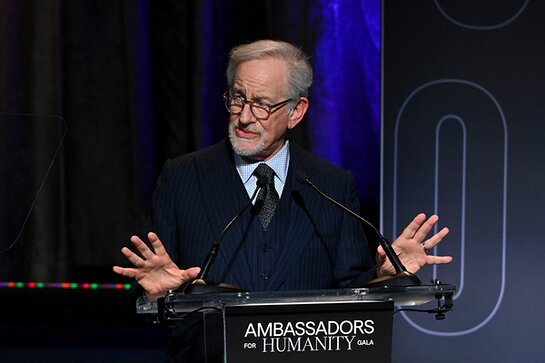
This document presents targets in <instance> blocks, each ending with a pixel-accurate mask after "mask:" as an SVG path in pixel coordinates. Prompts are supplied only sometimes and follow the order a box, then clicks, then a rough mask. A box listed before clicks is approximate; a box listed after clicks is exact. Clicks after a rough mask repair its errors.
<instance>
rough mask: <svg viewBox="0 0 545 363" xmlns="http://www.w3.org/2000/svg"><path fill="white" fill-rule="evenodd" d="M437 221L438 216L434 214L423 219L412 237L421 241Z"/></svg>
mask: <svg viewBox="0 0 545 363" xmlns="http://www.w3.org/2000/svg"><path fill="white" fill-rule="evenodd" d="M438 221H439V217H438V216H436V215H435V214H434V215H432V216H431V217H430V218H428V220H427V221H425V222H424V223H423V224H422V225H421V226H420V228H419V229H418V230H417V231H416V233H415V234H414V237H413V238H414V239H415V240H416V241H417V242H422V241H423V240H424V238H426V236H427V234H428V233H429V232H430V231H431V230H432V229H433V226H435V224H437V222H438ZM428 248H429V247H428Z"/></svg>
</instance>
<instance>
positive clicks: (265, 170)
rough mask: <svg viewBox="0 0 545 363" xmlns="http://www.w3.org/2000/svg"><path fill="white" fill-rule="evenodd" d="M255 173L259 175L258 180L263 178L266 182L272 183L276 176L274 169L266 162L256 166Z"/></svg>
mask: <svg viewBox="0 0 545 363" xmlns="http://www.w3.org/2000/svg"><path fill="white" fill-rule="evenodd" d="M254 174H255V175H256V176H257V180H258V181H260V180H263V181H264V182H266V183H267V184H268V183H271V182H272V181H273V178H274V174H275V173H274V170H273V169H272V168H271V167H270V166H268V165H267V164H265V163H261V164H259V165H258V166H257V168H255V171H254Z"/></svg>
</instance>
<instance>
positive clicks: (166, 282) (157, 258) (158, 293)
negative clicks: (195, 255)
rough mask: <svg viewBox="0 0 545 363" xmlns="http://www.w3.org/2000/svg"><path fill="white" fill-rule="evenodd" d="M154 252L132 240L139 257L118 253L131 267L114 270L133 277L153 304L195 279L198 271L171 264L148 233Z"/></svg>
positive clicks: (157, 241)
mask: <svg viewBox="0 0 545 363" xmlns="http://www.w3.org/2000/svg"><path fill="white" fill-rule="evenodd" d="M148 239H149V241H150V242H151V245H152V247H153V250H151V249H150V248H149V247H148V245H146V244H145V243H144V241H142V240H141V239H140V238H139V237H137V236H132V237H131V242H132V243H133V244H134V246H135V247H136V249H137V250H138V252H140V256H139V255H137V254H136V253H134V252H132V251H131V250H130V249H128V248H127V247H123V248H122V249H121V253H123V254H124V255H125V257H127V259H128V260H129V261H130V262H131V263H132V265H133V266H134V267H120V266H114V267H113V270H114V272H115V273H117V274H120V275H123V276H128V277H134V278H135V279H136V281H137V282H138V283H139V284H140V285H141V286H142V287H143V288H144V291H145V294H146V299H147V300H148V301H155V300H157V299H158V298H160V297H162V296H165V295H166V294H167V292H168V291H169V290H176V289H177V288H179V287H180V286H182V285H183V284H184V283H185V282H187V281H190V280H192V279H194V278H196V277H197V275H198V274H199V272H200V271H201V268H200V267H191V268H188V269H187V270H182V269H180V268H179V267H178V266H176V264H175V263H174V262H173V261H172V259H171V258H170V256H169V255H168V253H167V251H166V250H165V247H164V246H163V244H162V243H161V240H159V237H157V235H156V234H155V233H153V232H150V233H148Z"/></svg>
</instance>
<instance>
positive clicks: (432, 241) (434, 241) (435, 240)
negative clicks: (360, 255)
mask: <svg viewBox="0 0 545 363" xmlns="http://www.w3.org/2000/svg"><path fill="white" fill-rule="evenodd" d="M448 233H449V229H448V228H447V227H443V229H441V230H440V231H439V232H437V233H436V234H434V235H433V236H431V237H430V238H428V239H427V240H426V242H424V246H425V247H426V248H427V249H428V250H431V249H432V248H434V247H435V246H437V245H438V244H439V242H441V241H442V240H443V238H445V236H446V235H447V234H448Z"/></svg>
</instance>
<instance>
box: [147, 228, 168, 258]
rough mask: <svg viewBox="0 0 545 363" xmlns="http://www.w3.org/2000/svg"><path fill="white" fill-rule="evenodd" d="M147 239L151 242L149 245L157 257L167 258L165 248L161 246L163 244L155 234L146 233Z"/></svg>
mask: <svg viewBox="0 0 545 363" xmlns="http://www.w3.org/2000/svg"><path fill="white" fill-rule="evenodd" d="M148 239H149V241H150V242H151V245H152V246H153V249H154V251H155V253H156V254H157V255H158V256H164V255H167V256H168V253H167V250H166V249H165V246H163V242H161V240H160V239H159V237H158V236H157V234H155V233H153V232H150V233H148Z"/></svg>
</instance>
